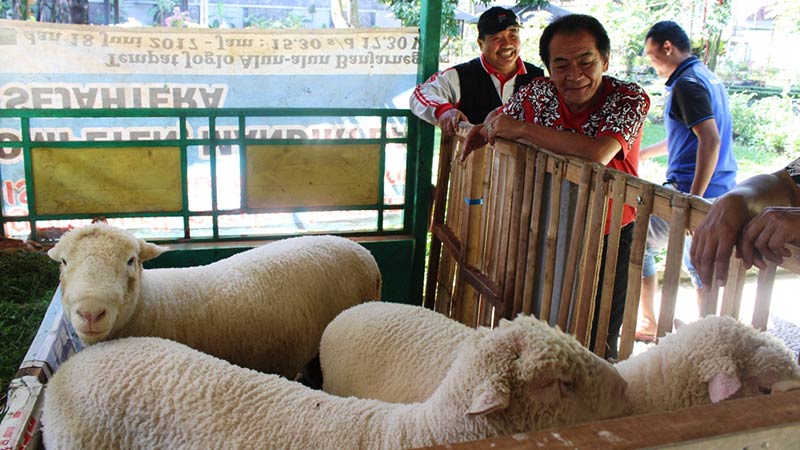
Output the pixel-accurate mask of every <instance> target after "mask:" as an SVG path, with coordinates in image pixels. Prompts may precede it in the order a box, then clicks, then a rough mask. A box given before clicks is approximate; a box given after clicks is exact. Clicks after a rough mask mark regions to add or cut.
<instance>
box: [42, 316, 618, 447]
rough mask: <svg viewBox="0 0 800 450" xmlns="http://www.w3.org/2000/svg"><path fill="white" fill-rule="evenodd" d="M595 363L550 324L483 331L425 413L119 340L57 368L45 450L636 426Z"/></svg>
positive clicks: (332, 443)
mask: <svg viewBox="0 0 800 450" xmlns="http://www.w3.org/2000/svg"><path fill="white" fill-rule="evenodd" d="M533 320H535V319H533ZM542 341H544V342H545V345H538V344H537V343H538V342H542ZM584 350H585V349H583V350H581V347H580V345H579V344H578V343H577V341H575V340H574V338H573V339H570V336H566V335H563V333H560V332H557V330H554V329H552V328H550V327H549V326H547V325H546V324H545V325H543V326H535V325H533V323H517V324H515V323H510V324H507V325H506V326H502V327H498V328H495V329H494V330H491V331H489V330H485V331H482V332H480V333H476V334H475V335H474V336H473V337H472V338H471V339H469V340H468V341H467V342H465V343H464V345H462V346H461V347H459V350H458V353H459V355H458V357H457V358H456V361H455V362H454V363H453V365H452V367H451V368H450V371H449V372H448V374H447V376H446V377H445V380H443V382H442V383H441V385H440V386H439V388H438V389H437V390H436V392H434V394H433V395H432V396H431V397H430V398H429V399H428V400H427V401H425V402H424V403H414V404H396V403H384V402H380V401H377V400H365V399H357V398H353V397H350V398H342V397H337V396H333V395H329V394H326V393H324V392H321V391H315V390H312V389H310V388H307V387H305V386H303V385H301V384H299V383H296V382H293V381H289V380H287V379H285V378H281V377H278V376H275V375H268V374H263V373H259V372H255V371H253V370H250V369H243V368H240V367H236V366H233V365H231V364H229V363H227V362H225V361H222V360H219V359H217V358H214V357H212V356H209V355H206V354H203V353H200V352H198V351H196V350H193V349H190V348H188V347H186V346H184V345H182V344H178V343H175V342H171V341H167V340H164V339H160V338H125V339H118V340H113V341H109V342H103V343H100V344H98V345H96V346H92V347H89V348H87V349H86V350H84V351H82V352H80V353H78V354H77V355H75V356H73V357H72V358H70V360H69V361H67V362H66V363H64V364H63V365H62V366H61V367H60V368H59V369H58V371H57V372H56V374H55V375H54V377H53V378H52V380H51V382H50V383H49V385H48V388H47V391H46V393H45V399H44V408H43V415H42V424H43V437H44V444H45V446H46V448H47V449H48V450H101V449H114V450H140V449H141V450H144V449H147V450H151V449H152V450H156V449H171V450H190V449H191V450H194V449H200V448H225V449H234V450H238V449H253V448H258V449H319V450H326V449H330V450H334V449H336V450H338V449H370V450H371V449H386V450H389V449H392V450H395V449H403V448H415V447H422V446H429V445H434V444H445V443H452V442H459V441H468V440H477V439H482V438H487V437H492V436H498V435H507V434H513V433H518V432H525V431H532V430H537V429H542V428H546V427H553V426H559V425H564V424H570V423H577V422H581V421H588V420H599V419H602V418H607V417H615V416H619V415H622V414H625V413H626V412H627V409H626V408H625V407H624V401H623V400H624V396H625V393H624V389H625V382H624V380H622V378H621V377H620V376H619V374H618V373H617V372H616V370H614V368H613V367H612V366H611V365H609V364H608V363H606V362H605V361H603V360H602V359H600V358H597V357H593V356H594V355H592V354H591V353H589V352H588V351H584Z"/></svg>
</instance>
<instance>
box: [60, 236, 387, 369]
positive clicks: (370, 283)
mask: <svg viewBox="0 0 800 450" xmlns="http://www.w3.org/2000/svg"><path fill="white" fill-rule="evenodd" d="M163 250H165V248H164V247H160V246H158V245H155V244H152V243H148V242H145V241H144V240H142V239H138V238H136V237H134V236H133V235H132V234H131V233H129V232H127V231H124V230H121V229H119V228H115V227H111V226H109V225H106V224H103V223H97V224H93V225H89V226H86V227H82V228H78V229H75V230H72V231H70V232H68V233H66V234H65V235H64V236H63V237H62V239H61V240H60V241H59V242H58V244H56V246H55V247H53V248H52V249H51V250H50V251H49V252H48V254H49V256H50V257H51V258H53V259H55V260H56V261H60V262H61V299H62V303H63V306H64V311H65V312H66V313H67V315H68V317H69V320H70V322H71V323H72V325H73V327H74V328H75V330H76V332H77V334H78V336H79V337H80V339H81V341H83V342H84V343H86V344H93V343H96V342H98V341H101V340H105V339H111V338H119V337H127V336H157V337H163V338H167V339H172V340H175V341H178V342H182V343H185V344H187V345H189V346H190V347H193V348H196V349H198V350H201V351H203V352H206V353H209V354H211V355H214V356H217V357H219V358H222V359H225V360H227V361H230V362H232V363H234V364H238V365H241V366H244V367H249V368H252V369H256V370H260V371H264V372H270V373H278V374H281V375H284V376H287V377H293V376H295V375H296V374H297V372H298V371H300V370H301V369H302V367H303V366H304V365H305V364H306V363H308V362H309V361H310V360H311V359H313V358H314V356H315V355H316V354H317V351H318V346H319V339H320V337H321V336H322V331H323V330H324V329H325V325H327V324H328V322H330V321H331V320H333V318H334V317H336V315H337V314H338V313H339V312H340V311H342V310H344V309H346V308H348V307H350V306H353V305H355V304H358V303H361V302H364V301H367V300H377V299H378V298H379V297H380V289H381V274H380V271H379V269H378V265H377V263H376V262H375V259H374V258H373V257H372V255H371V254H370V253H369V251H368V250H366V249H365V248H364V247H362V246H361V245H359V244H358V243H356V242H353V241H350V240H348V239H345V238H341V237H335V236H304V237H298V238H292V239H284V240H280V241H276V242H272V243H269V244H266V245H262V246H260V247H257V248H254V249H251V250H247V251H244V252H242V253H238V254H236V255H233V256H231V257H229V258H226V259H223V260H220V261H217V262H215V263H212V264H209V265H206V266H200V267H189V268H174V269H152V270H143V269H142V261H145V260H148V259H151V258H154V257H156V256H158V255H159V254H160V253H161V252H162V251H163Z"/></svg>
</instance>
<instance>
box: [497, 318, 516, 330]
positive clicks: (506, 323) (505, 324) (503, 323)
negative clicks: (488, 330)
mask: <svg viewBox="0 0 800 450" xmlns="http://www.w3.org/2000/svg"><path fill="white" fill-rule="evenodd" d="M512 324H513V322H511V321H510V320H508V319H500V322H499V323H498V324H497V327H498V328H501V329H502V328H508V327H510V326H511V325H512Z"/></svg>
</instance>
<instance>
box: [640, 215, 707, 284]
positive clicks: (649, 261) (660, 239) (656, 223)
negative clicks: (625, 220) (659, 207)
mask: <svg viewBox="0 0 800 450" xmlns="http://www.w3.org/2000/svg"><path fill="white" fill-rule="evenodd" d="M667 242H669V222H667V221H666V220H664V219H662V218H660V217H656V216H651V217H650V227H649V228H648V229H647V245H646V247H645V250H644V261H643V262H642V277H643V278H646V277H650V276H653V275H655V274H656V258H655V256H656V255H657V254H658V253H659V252H660V251H661V250H662V249H664V248H666V246H667ZM691 246H692V238H691V236H686V239H685V240H684V241H683V265H684V267H686V271H687V272H689V275H690V276H691V278H692V284H693V285H694V287H695V288H697V289H702V287H703V283H702V282H701V281H700V276H698V275H697V271H696V270H695V268H694V266H693V265H692V260H691V258H689V248H690V247H691Z"/></svg>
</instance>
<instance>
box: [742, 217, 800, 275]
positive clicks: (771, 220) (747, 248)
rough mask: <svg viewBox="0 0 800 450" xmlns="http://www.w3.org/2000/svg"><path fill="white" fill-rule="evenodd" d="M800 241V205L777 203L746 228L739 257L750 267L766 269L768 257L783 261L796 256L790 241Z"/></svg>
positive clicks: (775, 261) (779, 261)
mask: <svg viewBox="0 0 800 450" xmlns="http://www.w3.org/2000/svg"><path fill="white" fill-rule="evenodd" d="M797 243H800V208H794V207H781V206H773V207H770V208H767V209H765V210H763V211H761V212H760V213H759V214H758V215H757V216H755V217H754V218H753V220H751V221H750V222H749V223H748V224H747V226H745V227H744V231H742V237H741V239H740V240H739V244H738V246H737V247H738V248H737V251H736V256H739V257H741V258H742V260H743V261H744V264H745V267H747V268H748V269H749V268H750V267H752V266H756V267H758V268H759V269H764V268H766V267H767V264H766V262H765V261H764V260H767V261H770V262H772V263H774V264H778V265H780V264H783V260H784V258H786V257H789V256H791V255H792V253H791V251H789V249H788V248H786V244H797Z"/></svg>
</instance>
